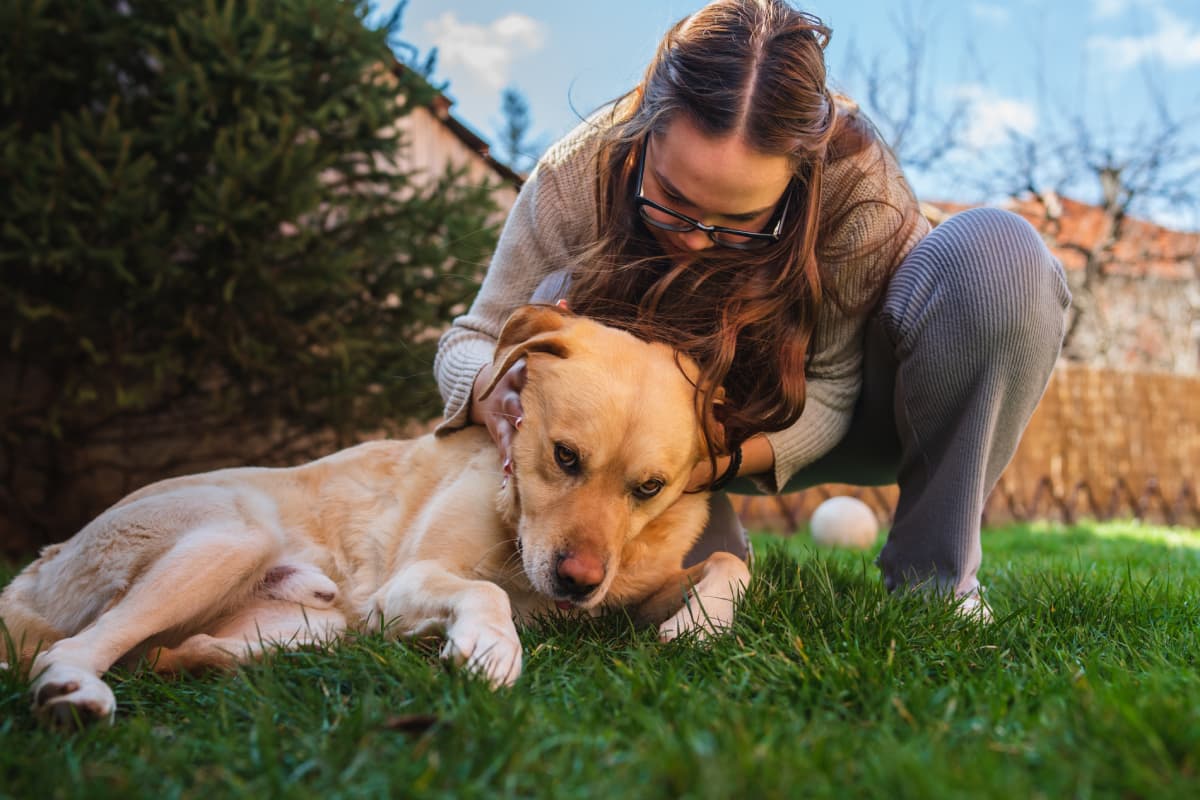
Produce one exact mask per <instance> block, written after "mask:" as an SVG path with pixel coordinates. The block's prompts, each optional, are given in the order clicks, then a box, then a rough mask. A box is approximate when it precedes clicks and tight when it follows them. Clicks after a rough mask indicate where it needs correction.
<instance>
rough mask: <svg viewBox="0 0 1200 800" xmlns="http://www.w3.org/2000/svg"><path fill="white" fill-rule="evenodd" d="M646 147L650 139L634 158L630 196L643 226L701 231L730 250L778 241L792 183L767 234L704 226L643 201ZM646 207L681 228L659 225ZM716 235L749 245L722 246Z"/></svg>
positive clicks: (758, 246) (660, 223)
mask: <svg viewBox="0 0 1200 800" xmlns="http://www.w3.org/2000/svg"><path fill="white" fill-rule="evenodd" d="M649 145H650V137H649V135H647V136H646V138H645V140H644V141H643V142H642V153H641V155H640V156H639V157H638V175H637V190H636V191H635V192H634V195H633V202H634V205H636V206H637V210H638V215H639V216H640V217H641V218H642V219H643V220H644V221H645V222H647V223H649V224H650V225H653V226H654V227H656V228H658V229H659V230H664V231H670V232H671V233H687V232H688V231H693V230H701V231H704V232H705V233H706V234H708V238H709V239H711V240H712V242H713V244H716V245H717V246H719V247H728V248H731V249H733V250H757V249H759V248H761V247H765V246H766V245H768V244H771V243H772V242H778V241H779V237H780V235H781V234H782V232H783V221H784V220H785V219H786V218H787V212H788V206H789V205H790V203H791V200H792V183H791V182H790V181H789V182H788V185H787V188H786V189H784V192H783V205H782V207H780V208H779V209H778V210H777V211H776V212H775V213H774V214H772V217H776V220H775V227H774V228H773V229H772V230H771V231H770V232H767V231H746V230H741V229H740V228H726V227H724V226H722V225H706V224H705V223H703V222H701V221H700V220H698V219H693V218H692V217H689V216H688V215H687V214H680V213H679V212H678V211H676V210H675V209H673V208H667V207H666V206H664V205H662V204H661V203H656V202H654V201H653V200H651V199H650V198H648V197H646V195H645V194H644V193H643V191H642V186H643V180H644V178H645V176H646V151H647V150H648V149H649ZM647 206H649V207H650V208H653V209H654V210H656V211H661V212H662V213H663V214H666V215H667V216H670V217H674V218H675V219H677V220H679V221H680V223H682V224H680V225H672V224H671V223H669V222H663V221H662V220H657V219H654V218H653V217H651V216H649V215H648V214H647V213H646V207H647ZM719 234H726V235H729V236H744V237H746V238H747V239H749V240H750V241H746V242H726V241H722V240H721V239H718V238H717V236H718V235H719Z"/></svg>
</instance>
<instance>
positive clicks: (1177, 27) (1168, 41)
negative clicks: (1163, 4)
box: [1087, 8, 1200, 70]
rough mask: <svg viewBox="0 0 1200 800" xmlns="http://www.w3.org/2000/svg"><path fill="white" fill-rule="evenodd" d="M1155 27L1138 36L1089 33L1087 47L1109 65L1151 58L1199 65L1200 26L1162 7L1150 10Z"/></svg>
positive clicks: (1179, 64)
mask: <svg viewBox="0 0 1200 800" xmlns="http://www.w3.org/2000/svg"><path fill="white" fill-rule="evenodd" d="M1153 15H1154V18H1155V20H1156V21H1157V23H1158V29H1157V30H1156V31H1154V32H1153V33H1148V34H1145V35H1141V36H1093V37H1091V38H1090V39H1088V43H1087V44H1088V48H1089V49H1091V50H1092V52H1093V53H1094V54H1095V55H1096V56H1097V57H1098V61H1099V63H1101V64H1105V65H1107V66H1108V67H1109V68H1111V69H1116V70H1123V69H1129V68H1130V67H1136V66H1137V65H1138V64H1140V63H1141V62H1142V61H1145V60H1150V59H1155V60H1158V61H1161V62H1162V63H1163V64H1165V65H1166V66H1168V67H1171V68H1174V69H1182V68H1184V67H1193V66H1200V28H1198V27H1197V26H1196V25H1195V24H1193V23H1191V22H1189V21H1188V20H1185V19H1181V18H1180V17H1177V16H1175V15H1174V14H1172V13H1171V12H1170V11H1167V10H1166V9H1165V8H1159V9H1156V10H1155V11H1154V12H1153Z"/></svg>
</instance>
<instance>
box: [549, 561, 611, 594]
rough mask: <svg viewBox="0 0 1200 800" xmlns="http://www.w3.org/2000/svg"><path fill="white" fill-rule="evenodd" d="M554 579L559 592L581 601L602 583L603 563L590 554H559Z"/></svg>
mask: <svg viewBox="0 0 1200 800" xmlns="http://www.w3.org/2000/svg"><path fill="white" fill-rule="evenodd" d="M555 577H556V579H557V584H558V590H559V592H561V593H562V594H565V595H567V596H568V597H570V598H571V599H572V600H582V599H583V598H585V597H587V596H588V595H589V594H591V593H592V592H593V591H595V590H596V587H597V586H599V585H600V584H601V583H602V582H603V581H604V562H603V561H601V560H600V559H599V558H598V557H596V556H595V555H593V554H591V553H586V552H579V553H559V555H558V563H557V566H556V567H555Z"/></svg>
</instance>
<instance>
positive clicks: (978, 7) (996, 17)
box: [971, 3, 1010, 25]
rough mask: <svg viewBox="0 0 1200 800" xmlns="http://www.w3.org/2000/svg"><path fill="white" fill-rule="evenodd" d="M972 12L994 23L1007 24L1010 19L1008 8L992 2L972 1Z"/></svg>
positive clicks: (979, 17) (985, 20)
mask: <svg viewBox="0 0 1200 800" xmlns="http://www.w3.org/2000/svg"><path fill="white" fill-rule="evenodd" d="M971 13H972V14H973V15H975V17H977V18H978V19H981V20H983V21H984V22H987V23H989V24H992V25H1007V24H1008V21H1009V19H1010V14H1009V11H1008V9H1007V8H1005V7H1004V6H998V5H994V4H992V3H972V4H971Z"/></svg>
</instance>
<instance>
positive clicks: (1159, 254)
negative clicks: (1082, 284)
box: [922, 197, 1200, 281]
mask: <svg viewBox="0 0 1200 800" xmlns="http://www.w3.org/2000/svg"><path fill="white" fill-rule="evenodd" d="M1058 202H1059V203H1060V204H1061V213H1059V214H1057V215H1056V216H1055V217H1054V218H1051V216H1050V215H1047V213H1046V209H1045V206H1044V205H1043V204H1042V203H1041V202H1040V201H1038V200H1036V199H1032V198H1030V199H1023V200H1016V201H1012V202H1009V203H1007V204H1006V205H1005V207H1006V208H1008V209H1010V210H1011V211H1015V212H1016V213H1018V214H1020V215H1021V216H1022V217H1024V218H1025V219H1027V220H1029V222H1030V223H1032V224H1033V226H1034V227H1035V228H1037V229H1038V230H1039V231H1041V233H1042V236H1043V238H1044V239H1045V240H1046V243H1047V244H1048V245H1050V249H1051V250H1052V251H1054V254H1055V255H1056V256H1058V258H1059V259H1060V260H1061V261H1062V262H1063V266H1065V267H1066V268H1067V269H1072V270H1075V269H1083V267H1084V264H1085V263H1086V261H1087V257H1086V255H1085V253H1086V252H1087V251H1090V250H1091V249H1092V248H1094V247H1096V246H1097V244H1099V239H1100V237H1101V236H1103V235H1104V230H1105V219H1104V211H1103V209H1101V208H1100V207H1098V206H1094V205H1089V204H1087V203H1082V202H1080V201H1078V200H1073V199H1071V198H1069V197H1063V198H1060V199H1059V201H1058ZM968 208H972V206H970V205H966V204H963V203H950V202H941V201H935V202H932V203H923V204H922V210H923V211H924V212H925V215H926V216H927V217H928V218H929V219H930V221H931V222H933V223H934V224H935V225H936V224H937V223H939V222H941V221H942V220H943V219H945V218H946V217H948V216H949V215H951V214H954V213H957V212H959V211H963V210H965V209H968ZM1198 265H1200V233H1185V232H1181V231H1174V230H1171V229H1170V228H1164V227H1162V226H1161V225H1157V224H1155V223H1153V222H1147V221H1146V220H1141V219H1135V218H1133V217H1127V218H1126V219H1125V222H1124V227H1123V231H1122V234H1121V237H1120V239H1119V240H1118V241H1117V242H1116V243H1115V244H1114V245H1113V247H1112V260H1111V262H1110V263H1108V264H1106V265H1105V268H1104V269H1105V272H1106V273H1107V274H1111V275H1123V276H1126V277H1147V276H1149V277H1154V278H1158V279H1161V280H1179V281H1183V280H1194V279H1195V278H1196V277H1197V268H1198Z"/></svg>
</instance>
